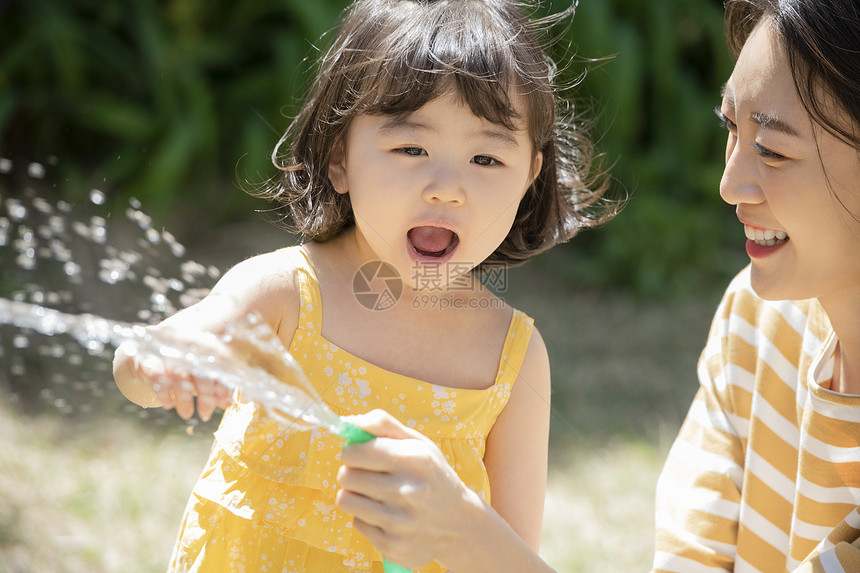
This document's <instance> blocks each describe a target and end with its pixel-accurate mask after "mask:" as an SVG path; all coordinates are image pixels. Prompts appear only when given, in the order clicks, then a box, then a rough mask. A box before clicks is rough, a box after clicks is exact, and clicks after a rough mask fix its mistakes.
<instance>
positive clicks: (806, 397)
mask: <svg viewBox="0 0 860 573" xmlns="http://www.w3.org/2000/svg"><path fill="white" fill-rule="evenodd" d="M836 342H837V340H836V336H835V334H834V332H833V329H832V327H831V326H830V321H829V320H828V318H827V315H826V314H825V312H824V310H823V309H822V308H821V306H820V304H819V303H818V302H817V301H816V300H806V301H779V302H770V301H764V300H762V299H760V298H759V297H758V296H756V294H755V293H754V292H753V290H752V288H751V287H750V282H749V268H747V269H745V270H744V271H742V272H741V273H740V274H739V275H738V276H737V277H736V278H735V280H734V281H732V283H731V285H730V286H729V288H728V290H727V292H726V294H725V296H724V298H723V300H722V302H721V303H720V306H719V308H718V309H717V313H716V316H715V317H714V321H713V323H712V325H711V331H710V334H709V336H708V341H707V344H706V346H705V349H704V351H703V352H702V355H701V358H700V360H699V368H698V373H699V381H700V384H701V386H700V388H699V391H698V394H697V395H696V398H695V400H694V401H693V405H692V406H691V408H690V411H689V413H688V414H687V419H686V420H685V421H684V425H683V427H682V428H681V432H680V434H679V436H678V439H677V440H676V441H675V443H674V445H673V446H672V449H671V451H670V453H669V457H668V459H667V461H666V465H665V467H664V469H663V473H662V474H661V476H660V480H659V482H658V484H657V513H656V522H657V523H656V525H657V540H656V552H655V558H654V571H655V572H656V571H675V572H685V573H686V572H692V571H708V572H711V571H736V572H747V571H767V572H771V571H773V572H777V571H778V572H785V571H792V570H798V571H800V570H802V571H809V572H813V571H815V572H819V571H822V572H823V571H827V572H828V573H829V572H831V571H833V572H842V571H846V572H848V571H860V540H858V538H860V511H858V506H860V396H852V395H845V394H839V393H836V392H833V391H831V390H829V387H830V382H831V379H832V375H833V366H834V350H835V348H836ZM852 544H853V545H852Z"/></svg>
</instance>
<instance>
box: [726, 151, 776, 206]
mask: <svg viewBox="0 0 860 573" xmlns="http://www.w3.org/2000/svg"><path fill="white" fill-rule="evenodd" d="M758 161H759V158H758V156H757V155H756V154H755V152H754V150H753V149H752V148H751V147H749V148H747V149H744V148H743V146H742V145H739V143H738V142H737V140H735V138H734V137H733V136H729V142H728V144H727V145H726V166H725V168H724V169H723V177H722V179H720V196H721V197H722V198H723V201H725V202H726V203H728V204H729V205H740V204H741V203H748V204H757V203H762V202H764V200H765V197H764V193H763V192H762V189H761V185H760V181H759V166H758Z"/></svg>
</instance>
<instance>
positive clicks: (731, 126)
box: [714, 107, 738, 131]
mask: <svg viewBox="0 0 860 573" xmlns="http://www.w3.org/2000/svg"><path fill="white" fill-rule="evenodd" d="M714 113H715V114H716V115H717V119H719V120H720V125H722V126H723V127H724V128H726V129H728V130H729V131H734V130H735V129H737V127H738V125H737V124H736V123H735V122H733V121H732V120H730V119H729V118H728V117H727V116H726V114H724V113H723V110H721V109H720V108H718V107H715V108H714Z"/></svg>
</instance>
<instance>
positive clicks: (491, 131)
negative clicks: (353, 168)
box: [379, 115, 520, 149]
mask: <svg viewBox="0 0 860 573" xmlns="http://www.w3.org/2000/svg"><path fill="white" fill-rule="evenodd" d="M379 131H380V132H390V131H431V132H434V133H438V131H439V130H437V129H436V128H434V127H433V126H430V125H427V124H426V123H421V122H420V121H415V120H414V119H410V118H409V117H405V116H402V115H394V116H391V117H390V118H388V119H387V120H385V122H384V123H383V124H382V125H381V126H380V127H379ZM470 137H473V138H479V137H480V138H485V139H492V140H494V141H496V142H498V143H500V144H501V145H504V146H505V147H510V148H511V149H519V147H520V144H519V142H518V141H517V138H516V137H514V134H513V133H511V132H510V130H508V129H505V128H503V127H499V128H495V127H483V128H480V129H478V130H476V131H474V132H473V133H471V134H470Z"/></svg>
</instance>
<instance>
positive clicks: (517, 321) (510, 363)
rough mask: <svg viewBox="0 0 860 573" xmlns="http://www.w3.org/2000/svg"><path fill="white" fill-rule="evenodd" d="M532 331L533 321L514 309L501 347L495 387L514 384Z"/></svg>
mask: <svg viewBox="0 0 860 573" xmlns="http://www.w3.org/2000/svg"><path fill="white" fill-rule="evenodd" d="M533 330H534V320H533V319H532V318H531V317H530V316H528V315H526V314H525V313H524V312H522V311H519V310H516V309H514V314H513V316H512V317H511V324H510V326H509V327H508V335H507V337H506V338H505V344H504V346H503V347H502V356H501V358H500V359H499V372H498V374H497V375H496V385H499V384H504V383H507V384H511V385H513V383H514V382H516V380H517V376H518V375H519V373H520V368H521V367H522V365H523V359H524V358H525V356H526V350H527V349H528V347H529V340H531V336H532V331H533Z"/></svg>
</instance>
